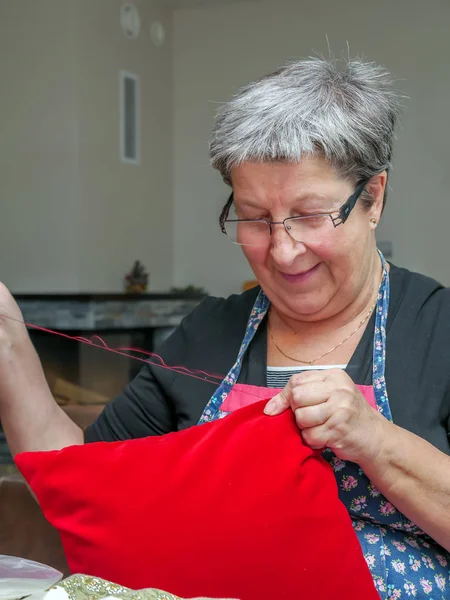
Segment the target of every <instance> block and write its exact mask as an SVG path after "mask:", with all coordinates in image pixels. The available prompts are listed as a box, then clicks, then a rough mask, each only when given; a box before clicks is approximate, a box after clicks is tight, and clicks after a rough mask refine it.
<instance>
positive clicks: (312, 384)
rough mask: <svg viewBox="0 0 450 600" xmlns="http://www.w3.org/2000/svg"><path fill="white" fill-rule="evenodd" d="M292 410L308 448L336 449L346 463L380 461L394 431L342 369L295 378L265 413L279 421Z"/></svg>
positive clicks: (296, 376)
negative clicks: (284, 412) (279, 415)
mask: <svg viewBox="0 0 450 600" xmlns="http://www.w3.org/2000/svg"><path fill="white" fill-rule="evenodd" d="M287 408H291V410H292V411H293V412H294V415H295V420H296V422H297V425H298V427H299V429H300V431H301V433H302V437H303V440H304V442H305V444H307V445H308V446H310V447H311V448H313V449H317V450H318V449H321V448H326V447H327V448H331V450H333V452H334V453H335V454H336V455H337V456H338V457H339V458H341V459H342V460H349V461H352V462H356V463H359V462H362V461H373V460H375V459H376V458H377V456H378V455H379V454H380V452H381V451H382V448H383V444H384V441H385V440H386V436H388V435H389V428H390V427H391V424H390V423H389V421H388V420H387V419H385V418H384V417H383V416H382V415H381V414H380V413H378V412H377V411H376V410H375V409H373V408H372V407H371V406H370V405H369V404H368V402H367V400H366V399H365V398H364V396H363V395H362V394H361V392H360V391H359V390H358V388H357V387H356V385H355V384H354V383H353V381H352V380H351V379H350V377H349V376H348V375H347V374H346V373H345V372H344V371H342V370H341V369H330V370H324V371H308V372H305V373H299V374H298V375H294V376H293V377H292V378H291V379H290V381H289V383H288V384H287V386H286V387H285V388H284V390H283V391H282V392H280V393H279V394H278V395H277V396H274V398H272V400H270V402H268V404H267V405H266V409H265V411H266V414H269V415H278V414H280V413H281V412H283V411H284V410H286V409H287Z"/></svg>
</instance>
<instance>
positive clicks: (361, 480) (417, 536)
mask: <svg viewBox="0 0 450 600" xmlns="http://www.w3.org/2000/svg"><path fill="white" fill-rule="evenodd" d="M380 256H381V260H382V262H383V268H384V276H383V281H382V283H381V286H380V290H379V293H378V301H377V305H376V315H375V331H374V342H373V379H372V385H373V388H374V395H375V399H376V403H377V407H378V410H379V411H380V412H381V414H382V415H384V417H386V419H389V420H390V421H392V415H391V409H390V406H389V400H388V395H387V389H386V381H385V377H384V373H385V364H386V321H387V315H388V308H389V274H388V271H387V269H386V268H385V266H386V262H385V260H384V257H383V256H382V255H381V253H380ZM269 306H270V302H269V300H268V298H267V296H266V295H265V294H264V292H263V291H262V290H261V291H260V293H259V295H258V297H257V298H256V301H255V304H254V306H253V309H252V311H251V313H250V317H249V320H248V323H247V329H246V331H245V335H244V339H243V340H242V344H241V347H240V349H239V353H238V356H237V358H236V362H235V363H234V365H233V366H232V367H231V369H230V371H229V373H228V375H227V376H226V377H225V379H224V380H223V381H222V383H221V385H220V386H219V388H218V389H217V390H216V392H215V393H214V395H213V396H212V398H211V399H210V401H209V402H208V404H207V406H206V407H205V410H204V411H203V414H202V416H201V417H200V420H199V424H200V423H206V422H209V421H214V420H215V419H220V418H223V417H225V416H226V415H227V414H228V413H226V412H224V411H222V410H221V406H222V403H223V401H224V400H225V398H226V397H227V396H228V394H229V393H230V391H231V390H232V388H233V386H234V384H235V383H236V381H237V379H238V377H239V373H240V370H241V365H242V360H243V358H244V355H245V352H246V351H247V348H248V346H249V344H250V343H251V341H252V339H253V336H254V335H255V332H256V330H257V329H258V327H259V325H260V323H261V322H262V321H263V319H264V318H265V316H266V315H267V312H268V310H269ZM324 458H325V459H326V460H327V461H328V462H329V463H330V465H331V466H332V468H333V470H334V473H335V476H336V480H337V484H338V487H339V497H340V499H341V500H342V502H343V503H344V504H345V506H346V507H347V509H348V511H349V513H350V516H351V518H352V522H353V527H354V529H355V531H356V534H357V535H358V539H359V541H360V543H361V546H362V550H363V552H364V556H365V558H366V561H367V564H368V566H369V568H370V571H371V573H372V576H373V579H374V582H375V585H376V587H377V590H378V592H379V594H380V597H381V598H382V599H383V600H384V599H387V598H393V599H397V598H416V599H417V600H419V599H425V598H427V599H432V600H445V599H446V598H447V600H448V599H449V598H450V571H449V565H450V555H449V554H448V553H447V552H446V551H445V550H444V549H443V548H441V547H440V546H439V545H438V544H436V543H435V542H434V541H433V540H431V539H430V538H429V537H428V536H427V535H425V534H424V533H423V532H422V531H420V530H419V528H418V527H417V526H416V525H414V524H413V523H412V522H411V521H409V520H408V519H407V518H406V517H405V516H404V515H403V514H401V513H400V512H399V511H397V510H396V509H395V507H394V506H392V504H391V503H390V502H389V501H388V500H387V499H386V498H385V497H384V496H382V495H381V494H380V492H379V491H378V490H377V489H376V488H375V487H374V486H373V485H372V483H371V482H370V480H369V479H368V478H367V477H366V476H365V475H364V473H363V471H362V470H361V469H360V468H359V467H358V465H357V464H355V463H352V462H349V461H343V460H341V459H339V458H338V457H337V456H336V455H335V454H334V453H333V452H332V451H331V450H325V452H324ZM336 560H339V557H336Z"/></svg>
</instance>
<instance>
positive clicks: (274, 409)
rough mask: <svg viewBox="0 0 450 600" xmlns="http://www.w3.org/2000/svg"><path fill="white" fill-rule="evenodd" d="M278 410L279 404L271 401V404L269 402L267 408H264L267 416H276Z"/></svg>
mask: <svg viewBox="0 0 450 600" xmlns="http://www.w3.org/2000/svg"><path fill="white" fill-rule="evenodd" d="M277 408H278V402H277V401H276V400H270V402H268V403H267V404H266V407H265V408H264V412H265V413H266V415H269V416H270V415H274V414H275V413H276V412H277Z"/></svg>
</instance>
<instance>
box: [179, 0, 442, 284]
mask: <svg viewBox="0 0 450 600" xmlns="http://www.w3.org/2000/svg"><path fill="white" fill-rule="evenodd" d="M449 22H450V5H449V4H448V3H446V2H444V1H443V0H442V1H441V0H430V2H428V3H427V4H425V3H423V2H410V1H409V0H397V1H396V2H390V1H388V0H380V2H377V3H362V2H359V3H358V2H354V1H353V0H343V1H342V2H339V3H336V2H332V1H331V0H326V1H322V2H312V1H309V0H308V1H307V2H302V3H300V2H298V1H296V0H277V2H264V1H263V2H254V3H239V4H238V3H235V4H230V5H227V6H224V7H214V8H209V9H206V8H199V9H196V10H190V11H187V10H178V11H176V12H175V18H174V218H175V221H174V228H175V229H174V231H175V271H174V274H175V280H176V282H177V283H178V284H182V283H189V282H196V283H197V284H200V285H204V286H206V287H207V288H208V290H209V291H210V292H212V293H215V294H228V293H230V292H232V291H239V288H240V285H241V283H242V281H243V280H244V279H246V278H247V277H250V276H251V273H250V271H249V268H248V267H247V265H246V263H245V261H244V259H243V257H242V256H241V254H240V251H239V249H238V248H236V247H234V246H233V245H232V244H230V243H229V242H228V241H227V240H226V239H222V238H224V236H222V234H221V233H220V230H219V229H218V227H217V217H218V215H219V212H220V208H221V206H222V204H223V202H224V201H225V200H226V198H227V194H228V188H227V187H226V186H225V185H224V184H223V183H221V181H220V176H219V174H218V173H215V172H213V171H212V169H211V168H210V167H209V166H208V147H207V141H208V139H209V135H210V131H211V127H212V121H213V116H214V114H215V111H216V108H217V103H219V102H223V101H225V100H228V99H229V98H230V97H231V95H232V94H233V93H234V92H235V91H236V90H237V88H238V87H239V86H241V85H243V84H245V83H247V82H248V81H250V80H252V79H254V78H256V77H259V76H260V75H262V74H264V73H267V72H269V71H270V70H271V69H274V68H276V67H277V66H279V65H280V64H283V63H284V62H286V61H288V60H293V59H297V58H302V57H305V56H308V55H310V54H311V53H312V52H313V51H317V52H319V53H322V54H325V55H328V50H327V42H326V35H328V38H329V42H330V46H331V48H332V50H333V52H334V53H335V54H336V55H340V54H341V50H344V51H346V43H347V41H348V44H349V46H350V51H351V54H352V55H355V54H356V55H361V54H363V55H364V56H365V57H366V58H368V59H370V60H374V61H376V62H379V63H382V64H383V65H385V66H386V67H388V68H389V69H390V70H391V71H392V72H393V73H394V74H395V76H396V77H397V78H398V80H399V81H398V86H397V87H399V88H400V89H401V90H402V91H404V92H405V93H406V94H407V95H408V96H409V97H410V99H409V100H407V101H406V106H407V107H406V109H405V112H404V115H403V124H402V128H401V129H400V130H399V132H398V137H399V140H398V143H397V146H396V157H395V160H394V166H395V170H394V172H393V173H392V179H391V185H392V188H393V189H392V191H391V194H390V197H389V200H388V207H387V210H386V213H385V216H384V219H383V221H382V223H381V225H380V228H379V239H380V240H383V239H391V240H392V242H393V253H394V261H395V262H396V263H398V264H400V265H402V266H406V267H409V268H412V269H416V270H419V271H423V272H425V273H427V274H429V275H432V276H435V277H437V278H439V279H440V280H442V281H443V282H444V283H445V284H450V261H449V260H448V253H449V250H448V243H447V239H448V224H449V223H450V199H449V194H448V189H447V185H446V171H447V168H448V164H449V162H450V148H449V145H448V139H450V120H449V119H448V102H449V98H450V76H449V66H448V57H449V56H450V37H449V36H448V23H449Z"/></svg>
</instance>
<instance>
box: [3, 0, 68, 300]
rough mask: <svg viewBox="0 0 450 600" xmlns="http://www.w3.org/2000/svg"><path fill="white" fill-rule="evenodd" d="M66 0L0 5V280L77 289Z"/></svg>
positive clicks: (10, 0)
mask: <svg viewBox="0 0 450 600" xmlns="http://www.w3.org/2000/svg"><path fill="white" fill-rule="evenodd" d="M73 52H74V35H73V29H72V26H71V11H70V6H69V2H68V0H42V1H41V2H34V1H33V0H31V1H25V0H2V2H1V3H0V81H1V92H0V115H1V127H0V207H1V212H0V279H2V280H3V281H4V282H5V283H6V284H7V285H9V286H10V287H12V289H14V290H15V291H28V290H36V291H39V290H46V289H49V288H50V289H51V288H52V287H55V286H57V287H58V289H59V290H62V291H63V290H70V289H76V288H77V287H78V253H77V250H78V229H77V228H76V227H74V226H73V223H74V222H76V215H77V199H76V195H75V186H76V177H77V174H76V153H77V148H76V128H75V117H76V106H75V93H74V92H75V88H74V81H73V76H72V69H71V61H72V58H71V57H72V55H73Z"/></svg>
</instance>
